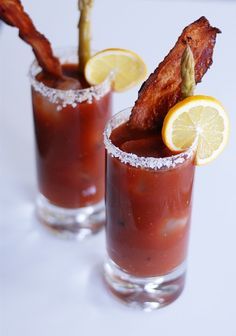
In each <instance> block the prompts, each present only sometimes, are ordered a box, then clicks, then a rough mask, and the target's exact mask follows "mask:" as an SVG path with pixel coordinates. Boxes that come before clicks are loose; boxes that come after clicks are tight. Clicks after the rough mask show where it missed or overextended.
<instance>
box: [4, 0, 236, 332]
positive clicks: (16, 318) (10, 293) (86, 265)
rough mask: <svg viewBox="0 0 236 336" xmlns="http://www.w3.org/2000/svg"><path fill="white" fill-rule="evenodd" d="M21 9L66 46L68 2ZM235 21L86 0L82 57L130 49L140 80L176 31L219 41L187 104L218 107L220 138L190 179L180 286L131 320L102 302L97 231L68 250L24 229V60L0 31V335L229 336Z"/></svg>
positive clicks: (234, 275) (206, 8)
mask: <svg viewBox="0 0 236 336" xmlns="http://www.w3.org/2000/svg"><path fill="white" fill-rule="evenodd" d="M23 3H24V6H25V8H26V9H27V10H28V11H29V13H30V14H31V15H32V17H33V18H34V20H35V22H36V24H37V26H38V28H39V29H40V30H41V31H42V32H43V33H45V35H47V36H48V37H49V38H50V40H51V41H52V44H53V46H60V45H64V46H65V45H73V44H76V43H77V31H76V23H77V19H78V12H77V1H74V2H73V1H72V2H68V1H66V0H62V1H56V0H51V1H47V2H45V1H43V2H40V1H30V0H24V1H23ZM121 4H122V6H121ZM186 4H187V5H186ZM186 6H187V7H186ZM45 8H47V13H45ZM235 13H236V3H235V2H234V1H229V2H224V1H221V2H220V1H217V2H213V1H208V2H206V1H205V2H204V3H203V2H197V1H192V2H191V5H190V3H187V2H178V1H172V2H168V1H161V2H159V1H155V0H153V1H151V0H149V1H148V0H147V1H144V0H139V1H137V0H130V1H124V0H123V1H118V0H113V1H110V0H97V1H96V0H95V8H94V13H93V41H94V42H93V47H94V48H95V49H98V50H99V49H103V48H107V47H124V48H129V49H132V50H134V51H136V52H137V53H139V54H140V55H141V56H142V57H143V58H144V59H145V60H146V62H147V65H148V68H149V71H152V70H153V69H154V68H155V66H156V65H157V63H159V62H160V61H161V60H162V58H163V57H164V55H165V54H166V53H167V52H168V50H169V49H170V48H171V47H172V46H173V44H174V42H175V41H176V39H177V36H179V35H180V33H181V30H182V28H183V27H184V26H185V25H187V24H188V23H190V22H191V21H193V20H195V19H197V18H198V17H200V16H201V15H206V16H207V17H208V18H209V19H210V21H211V23H212V25H215V26H218V27H219V28H221V30H222V34H221V35H220V36H219V37H218V40H217V44H216V49H215V57H214V64H213V66H212V67H211V69H210V70H209V72H208V73H207V75H206V76H205V77H204V79H203V82H202V83H201V84H200V85H198V88H197V93H204V94H208V95H213V96H216V97H217V98H218V99H219V100H221V101H222V103H223V104H224V105H225V107H226V108H227V110H228V111H229V112H230V119H231V125H232V132H231V139H230V143H229V145H228V147H227V149H226V151H225V152H224V153H223V154H222V156H221V157H220V158H219V159H217V160H216V161H215V162H214V163H212V164H211V165H209V166H207V167H202V168H199V169H197V179H196V184H195V196H194V207H193V221H192V230H191V239H190V250H189V252H190V253H189V264H188V278H187V287H186V289H185V291H184V293H183V295H182V296H181V297H180V298H179V299H178V300H177V301H176V302H175V303H174V304H173V305H171V306H169V307H167V308H165V309H163V310H162V311H158V312H154V313H151V314H145V313H142V312H138V311H132V310H130V309H128V308H126V307H125V306H123V305H121V304H120V303H119V302H118V301H116V300H115V299H114V298H113V297H112V296H111V295H110V294H108V293H107V292H106V291H105V287H104V283H103V280H102V276H101V268H102V262H103V258H104V255H105V237H104V232H102V233H101V234H99V235H97V236H95V237H93V238H92V239H90V240H88V241H85V242H83V243H81V244H78V243H76V242H72V241H70V242H68V241H63V240H58V239H57V238H56V237H52V236H51V235H50V234H49V233H48V232H47V231H46V230H45V229H44V228H42V227H41V226H40V225H39V224H38V222H37V220H36V219H35V216H34V208H33V200H34V198H35V193H36V182H35V176H34V174H35V170H34V164H35V163H34V142H33V131H32V115H31V103H30V90H29V82H28V78H27V76H26V74H27V72H28V67H29V65H30V63H31V61H32V59H33V56H32V52H31V50H30V48H29V47H28V46H26V45H24V44H23V42H22V41H21V40H20V39H19V38H18V37H17V32H16V30H15V29H12V28H9V27H5V26H4V27H3V29H1V33H0V45H1V47H0V48H1V52H0V146H1V148H0V177H1V188H0V193H1V196H0V197H1V200H0V207H1V208H0V222H1V223H0V225H1V228H0V248H1V251H0V335H1V336H2V335H3V336H16V335H18V336H31V335H34V336H42V335H44V336H52V335H53V336H54V335H57V336H64V335H69V336H74V335H76V336H78V335H79V336H92V335H104V336H107V335H112V336H118V335H119V336H120V335H121V334H123V335H127V333H129V334H131V335H133V334H134V335H136V336H139V335H140V336H143V335H144V334H145V335H153V334H154V333H155V334H157V333H158V334H160V335H165V336H173V335H178V336H179V335H181V336H189V335H191V336H199V335H204V336H205V335H214V336H222V335H227V336H235V335H236V326H235V321H234V319H235V300H236V291H235V283H236V269H235V266H234V265H235V260H234V256H235V255H236V245H235V235H236V231H235V230H236V226H235V214H234V212H233V209H234V208H235V204H236V196H235V195H236V194H235V181H236V169H235V163H236V162H235V161H236V160H235V144H236V132H234V131H233V127H235V125H236V113H235V112H234V111H235V92H236V84H235V80H234V78H235V76H234V75H233V71H234V56H233V55H235V54H236V44H235V43H234V42H233V39H234V37H235V34H236V21H235ZM137 91H138V88H135V89H133V90H131V91H130V92H128V93H125V94H123V95H116V96H115V106H114V111H116V112H117V111H118V110H121V109H123V108H125V107H127V106H131V105H132V104H133V102H134V100H135V99H136V97H137ZM3 306H4V307H3Z"/></svg>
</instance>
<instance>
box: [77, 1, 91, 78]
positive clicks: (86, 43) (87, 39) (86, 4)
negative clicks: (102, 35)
mask: <svg viewBox="0 0 236 336" xmlns="http://www.w3.org/2000/svg"><path fill="white" fill-rule="evenodd" d="M92 7H93V0H79V10H80V18H79V24H78V28H79V49H78V56H79V62H78V63H79V72H80V74H82V75H84V68H85V65H86V63H87V61H88V60H89V59H90V57H91V46H90V44H91V23H90V16H91V10H92Z"/></svg>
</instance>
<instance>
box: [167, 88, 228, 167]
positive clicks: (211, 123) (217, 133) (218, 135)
mask: <svg viewBox="0 0 236 336" xmlns="http://www.w3.org/2000/svg"><path fill="white" fill-rule="evenodd" d="M228 137H229V119H228V116H227V113H226V112H225V110H224V108H223V106H222V105H221V103H220V102H219V101H218V100H216V99H215V98H213V97H209V96H200V95H199V96H190V97H188V98H185V99H184V100H182V101H180V102H179V103H177V104H176V105H175V106H173V107H172V108H171V109H170V111H169V112H168V114H167V115H166V117H165V120H164V123H163V127H162V139H163V141H164V143H165V145H166V146H167V147H168V148H169V149H170V150H172V151H177V152H179V151H183V150H186V149H187V148H189V147H191V146H192V145H194V146H196V149H195V150H196V154H195V164H196V165H199V166H202V165H204V164H207V163H209V162H211V161H212V160H214V159H215V158H216V157H217V156H218V155H219V154H220V153H221V152H222V150H223V149H224V147H225V145H226V144H227V141H228Z"/></svg>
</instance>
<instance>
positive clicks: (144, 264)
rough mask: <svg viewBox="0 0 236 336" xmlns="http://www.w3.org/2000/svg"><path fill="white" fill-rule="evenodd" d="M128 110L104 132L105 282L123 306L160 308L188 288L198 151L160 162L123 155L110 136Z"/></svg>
mask: <svg viewBox="0 0 236 336" xmlns="http://www.w3.org/2000/svg"><path fill="white" fill-rule="evenodd" d="M130 111H131V110H130V109H127V110H124V111H122V112H120V113H118V114H117V115H115V116H114V117H113V118H112V119H111V121H110V122H108V124H107V126H106V129H105V133H104V137H105V138H104V139H105V140H104V141H105V147H106V152H107V157H106V214H107V222H106V240H107V253H108V258H107V260H106V262H105V279H106V282H107V284H108V286H109V288H110V290H111V291H112V292H113V293H114V294H115V295H116V296H117V297H118V298H120V299H121V300H123V301H124V302H126V303H128V304H132V305H138V306H140V307H142V308H143V309H156V308H159V307H162V306H164V305H167V304H169V303H171V302H172V301H174V300H175V299H176V298H177V297H178V296H179V295H180V293H181V292H182V290H183V288H184V283H185V273H186V257H187V247H188V240H189V229H190V218H191V208H192V188H193V181H194V164H193V156H194V155H193V154H194V150H193V149H192V148H190V149H189V150H187V151H186V152H183V153H181V154H178V155H173V156H169V157H161V158H153V157H141V156H138V155H135V154H132V153H126V152H124V151H122V150H121V149H119V148H118V147H117V146H116V145H115V144H114V143H113V142H112V141H111V138H110V135H111V133H112V131H113V130H114V129H116V128H117V127H118V126H119V125H121V124H123V123H124V122H126V121H127V120H128V118H129V115H130ZM120 138H122V137H120Z"/></svg>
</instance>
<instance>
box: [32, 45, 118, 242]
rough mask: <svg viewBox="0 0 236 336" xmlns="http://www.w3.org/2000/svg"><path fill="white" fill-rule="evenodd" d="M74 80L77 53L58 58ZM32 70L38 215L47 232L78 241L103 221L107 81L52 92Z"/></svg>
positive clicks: (109, 96) (109, 98) (63, 53)
mask: <svg viewBox="0 0 236 336" xmlns="http://www.w3.org/2000/svg"><path fill="white" fill-rule="evenodd" d="M56 54H57V56H59V58H60V61H61V63H62V64H63V71H64V72H65V74H66V75H69V76H70V77H73V76H74V77H76V75H77V74H76V71H77V66H76V61H77V53H76V51H75V50H73V51H72V50H71V49H70V50H61V51H60V52H59V53H56ZM40 72H41V68H40V67H39V65H38V64H37V62H36V61H35V62H34V63H33V64H32V66H31V68H30V81H31V88H32V104H33V115H34V129H35V140H36V141H35V143H36V162H37V175H38V187H39V195H38V198H37V207H36V210H37V214H38V217H39V218H40V220H41V221H42V222H43V223H44V224H46V225H47V226H48V227H49V228H51V229H53V230H54V231H56V232H57V233H61V234H63V235H65V236H72V237H76V238H79V239H82V238H84V237H85V236H87V235H89V234H91V233H95V232H97V231H99V230H100V229H101V227H102V226H103V224H104V220H105V210H104V178H105V166H104V159H105V150H104V146H103V135H102V134H103V130H104V127H105V124H106V122H107V120H108V119H109V118H110V116H111V113H112V94H111V80H110V77H109V78H107V79H106V80H105V81H104V82H103V83H102V84H100V85H97V86H91V87H85V88H83V89H79V90H78V89H74V88H73V85H72V87H69V88H68V87H67V86H65V87H62V89H58V88H57V89H55V88H53V87H51V86H53V81H51V82H50V81H49V83H51V84H52V85H49V86H48V85H47V83H46V84H45V82H44V83H43V82H42V81H41V80H40V79H39V74H40Z"/></svg>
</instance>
